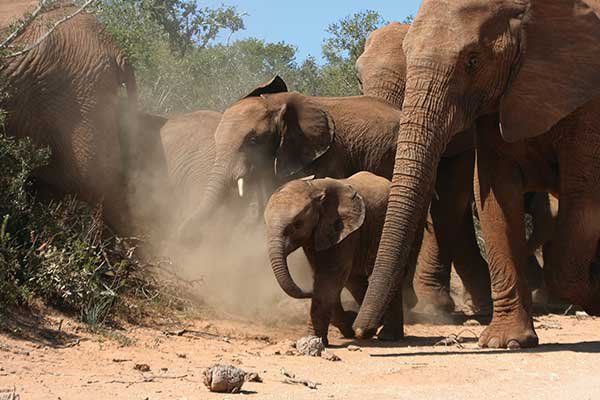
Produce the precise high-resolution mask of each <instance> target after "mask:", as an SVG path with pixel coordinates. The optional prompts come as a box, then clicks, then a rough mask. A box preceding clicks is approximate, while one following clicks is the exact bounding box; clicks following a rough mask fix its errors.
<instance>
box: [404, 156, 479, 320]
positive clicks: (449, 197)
mask: <svg viewBox="0 0 600 400" xmlns="http://www.w3.org/2000/svg"><path fill="white" fill-rule="evenodd" d="M474 157H475V154H474V152H473V151H465V152H463V153H461V154H459V155H457V156H454V157H451V158H446V159H442V161H441V162H440V165H439V167H438V175H437V180H436V192H437V198H436V199H433V200H432V203H431V208H430V218H431V225H429V224H428V227H427V231H426V232H425V233H424V238H423V246H422V248H421V253H420V254H419V262H418V268H417V274H416V277H415V291H416V292H417V297H418V299H419V302H420V303H421V304H423V303H424V304H425V305H428V304H429V305H432V306H433V307H434V308H435V309H437V310H438V311H442V312H451V311H454V302H453V301H452V299H451V297H450V271H451V266H452V261H454V262H455V266H456V262H457V261H458V263H459V266H458V268H457V272H459V274H460V275H461V278H462V277H463V276H462V275H464V278H465V279H466V280H467V281H468V284H469V288H468V289H471V290H476V289H478V285H485V282H486V281H485V280H483V281H482V282H481V283H479V282H477V280H479V279H480V276H481V275H482V274H481V273H480V270H481V269H483V268H485V269H487V268H486V267H485V261H484V260H483V259H482V258H481V255H480V254H479V253H478V250H477V241H476V238H475V234H474V230H473V229H472V227H471V229H470V230H469V226H468V225H467V224H465V221H464V219H465V215H466V213H467V212H469V213H470V210H471V199H472V193H473V168H474ZM471 225H472V222H471ZM471 269H473V270H474V272H473V273H472V274H468V271H469V270H471ZM471 275H472V276H473V277H472V279H475V280H476V282H475V283H473V282H470V281H469V280H470V278H471ZM474 295H475V298H476V299H477V301H478V302H479V303H484V302H485V301H486V300H480V297H485V293H483V295H480V294H479V292H475V293H474ZM488 298H489V297H488Z"/></svg>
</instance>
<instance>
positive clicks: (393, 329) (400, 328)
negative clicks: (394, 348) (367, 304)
mask: <svg viewBox="0 0 600 400" xmlns="http://www.w3.org/2000/svg"><path fill="white" fill-rule="evenodd" d="M403 337H404V313H403V310H402V296H398V295H396V296H394V298H393V299H392V301H391V302H390V304H389V305H388V308H387V310H386V312H385V314H384V316H383V328H381V331H380V332H379V334H378V335H377V338H378V339H379V340H384V341H397V340H400V339H402V338H403Z"/></svg>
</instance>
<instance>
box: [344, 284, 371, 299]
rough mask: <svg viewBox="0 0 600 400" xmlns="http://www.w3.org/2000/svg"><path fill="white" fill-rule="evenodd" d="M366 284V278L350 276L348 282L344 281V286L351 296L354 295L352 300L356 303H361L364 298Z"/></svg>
mask: <svg viewBox="0 0 600 400" xmlns="http://www.w3.org/2000/svg"><path fill="white" fill-rule="evenodd" d="M368 286H369V281H368V280H367V279H352V278H350V279H349V280H348V282H346V288H347V289H348V291H349V292H350V294H351V295H352V297H354V300H355V301H356V302H357V303H358V305H361V304H362V302H363V300H364V299H365V293H367V287H368Z"/></svg>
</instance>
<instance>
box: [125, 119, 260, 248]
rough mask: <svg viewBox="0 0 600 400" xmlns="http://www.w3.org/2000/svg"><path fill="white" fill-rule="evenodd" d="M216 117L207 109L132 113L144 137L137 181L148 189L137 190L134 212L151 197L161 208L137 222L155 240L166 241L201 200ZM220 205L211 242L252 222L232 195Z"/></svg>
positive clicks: (210, 163) (244, 206) (250, 211)
mask: <svg viewBox="0 0 600 400" xmlns="http://www.w3.org/2000/svg"><path fill="white" fill-rule="evenodd" d="M221 117H222V114H221V113H219V112H216V111H210V110H199V111H195V112H191V113H186V114H175V115H172V116H169V117H164V116H160V115H155V114H149V113H145V112H138V123H137V124H138V126H139V128H140V130H141V131H143V132H144V137H145V138H146V140H145V141H144V142H143V147H142V148H141V149H140V150H141V153H142V154H144V156H143V157H142V165H143V171H144V175H145V176H144V178H143V180H144V181H145V182H147V183H148V184H147V185H146V186H145V187H144V188H143V189H141V190H140V191H139V194H140V196H139V198H137V199H135V204H136V207H134V208H135V209H138V208H139V207H141V206H143V204H144V202H145V201H146V199H147V198H148V196H155V197H156V198H155V199H153V201H152V202H151V203H152V204H160V205H161V207H160V208H159V210H158V213H156V209H152V210H146V212H145V213H144V212H142V214H143V217H140V219H143V220H146V221H149V223H150V228H154V229H153V230H152V231H153V233H154V236H153V237H154V239H155V240H163V239H168V240H171V237H172V233H174V232H176V229H177V228H178V226H179V225H180V224H181V223H182V221H184V220H185V219H186V218H187V217H188V216H189V215H190V214H191V213H192V212H193V211H194V210H195V206H196V204H197V202H198V199H199V198H201V197H202V195H203V193H204V190H205V188H206V185H207V182H208V176H209V172H210V170H211V168H212V166H213V163H214V160H215V131H216V129H217V127H218V125H219V123H220V121H221ZM254 200H256V199H254ZM223 205H224V207H223V209H222V210H220V211H219V213H218V214H217V216H215V220H217V219H218V224H219V229H218V230H219V234H216V232H214V231H213V233H215V234H213V235H212V236H213V237H212V238H213V239H214V240H215V241H218V240H219V239H217V237H219V238H220V239H224V237H227V236H228V235H229V234H230V233H231V231H232V230H233V225H234V224H233V222H240V221H243V222H244V223H246V225H253V224H254V223H255V222H256V220H257V219H258V218H257V217H253V211H254V210H253V209H252V208H251V207H249V206H248V204H247V201H244V199H240V198H239V197H238V196H237V191H235V192H234V191H232V193H231V194H230V195H228V196H227V197H226V201H225V202H224V204H223ZM152 211H155V213H154V214H152ZM213 222H216V221H213ZM230 225H231V226H232V227H231V229H230V228H229V226H230ZM210 228H211V229H212V228H216V227H214V226H211V227H210ZM222 236H224V237H222Z"/></svg>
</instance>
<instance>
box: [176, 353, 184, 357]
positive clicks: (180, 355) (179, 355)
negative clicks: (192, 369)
mask: <svg viewBox="0 0 600 400" xmlns="http://www.w3.org/2000/svg"><path fill="white" fill-rule="evenodd" d="M176 355H177V357H179V358H187V354H184V353H176Z"/></svg>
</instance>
